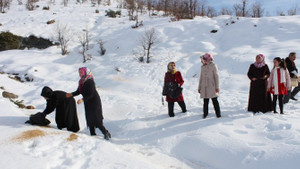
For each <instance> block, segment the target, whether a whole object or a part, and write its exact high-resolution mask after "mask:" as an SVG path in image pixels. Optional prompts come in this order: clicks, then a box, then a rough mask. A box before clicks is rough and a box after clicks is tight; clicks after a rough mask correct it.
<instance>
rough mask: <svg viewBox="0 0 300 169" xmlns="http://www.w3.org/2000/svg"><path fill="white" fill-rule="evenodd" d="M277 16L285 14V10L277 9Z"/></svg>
mask: <svg viewBox="0 0 300 169" xmlns="http://www.w3.org/2000/svg"><path fill="white" fill-rule="evenodd" d="M276 13H277V16H285V13H284V11H282V10H281V9H279V8H278V9H277V12H276Z"/></svg>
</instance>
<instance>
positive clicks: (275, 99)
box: [273, 95, 278, 113]
mask: <svg viewBox="0 0 300 169" xmlns="http://www.w3.org/2000/svg"><path fill="white" fill-rule="evenodd" d="M276 104H277V95H273V110H274V113H278V112H277V111H276Z"/></svg>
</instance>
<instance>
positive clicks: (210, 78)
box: [164, 52, 300, 118]
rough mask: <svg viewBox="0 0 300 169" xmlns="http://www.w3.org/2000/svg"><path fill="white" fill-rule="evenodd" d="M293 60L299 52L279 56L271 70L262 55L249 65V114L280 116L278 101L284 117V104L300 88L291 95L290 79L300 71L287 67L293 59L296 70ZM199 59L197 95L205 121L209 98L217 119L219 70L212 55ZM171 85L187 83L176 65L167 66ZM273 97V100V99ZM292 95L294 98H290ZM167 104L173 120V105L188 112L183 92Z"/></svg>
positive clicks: (168, 99) (166, 79) (167, 78)
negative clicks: (284, 56) (201, 99)
mask: <svg viewBox="0 0 300 169" xmlns="http://www.w3.org/2000/svg"><path fill="white" fill-rule="evenodd" d="M293 57H294V58H295V57H296V53H294V52H292V53H290V55H289V57H288V58H286V59H281V58H279V57H276V58H274V59H273V63H274V66H273V68H272V70H271V71H270V69H269V67H268V65H267V64H266V63H265V56H264V55H262V54H259V55H257V56H256V61H255V62H254V63H253V64H251V65H250V68H249V71H248V74H247V75H248V77H249V79H250V80H251V83H250V94H249V102H248V111H249V112H253V114H256V113H259V112H262V113H265V112H270V111H273V112H274V113H278V112H277V110H276V107H277V100H278V102H279V109H280V114H284V112H283V104H284V103H286V102H284V100H287V99H289V97H291V99H293V100H296V99H295V98H294V96H295V94H297V93H298V91H300V87H299V90H296V89H297V88H295V89H294V91H293V92H291V76H295V75H294V74H295V71H298V70H297V69H296V68H287V66H286V60H292V63H293V64H291V65H293V66H294V67H295V63H294V62H293V61H294V60H295V59H291V58H293ZM200 59H201V62H202V67H201V75H200V79H199V85H198V92H199V94H200V97H201V98H203V118H206V117H207V115H208V104H209V99H211V100H212V102H213V106H214V109H215V113H216V116H217V117H218V118H219V117H221V111H220V105H219V102H218V96H219V92H220V87H219V74H218V68H217V66H216V64H215V63H214V59H213V56H212V55H211V54H209V53H206V54H205V55H203V56H201V57H200ZM290 69H291V70H293V73H294V74H290V72H289V71H291V70H290ZM170 82H171V83H174V84H177V85H178V86H180V87H181V86H182V85H183V83H184V80H183V78H182V76H181V73H180V72H179V71H177V70H176V65H175V63H174V62H170V63H169V64H168V66H167V72H166V74H165V78H164V85H167V84H168V83H170ZM295 90H296V91H295ZM291 93H292V94H291ZM271 94H272V95H273V97H271ZM289 94H290V95H291V96H289ZM166 101H167V102H168V113H169V116H170V117H174V102H178V104H179V106H180V107H181V110H182V113H185V112H186V111H187V110H186V105H185V103H184V99H183V95H182V93H181V94H180V95H179V96H178V97H177V98H171V97H170V96H169V95H167V96H166Z"/></svg>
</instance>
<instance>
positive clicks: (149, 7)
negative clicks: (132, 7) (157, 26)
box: [146, 0, 154, 16]
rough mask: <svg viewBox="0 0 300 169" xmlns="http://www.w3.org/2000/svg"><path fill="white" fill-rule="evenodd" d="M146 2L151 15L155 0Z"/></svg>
mask: <svg viewBox="0 0 300 169" xmlns="http://www.w3.org/2000/svg"><path fill="white" fill-rule="evenodd" d="M146 4H147V10H148V13H149V16H150V15H151V11H152V10H153V8H154V0H147V1H146Z"/></svg>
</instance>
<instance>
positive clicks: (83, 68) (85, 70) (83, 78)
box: [78, 67, 94, 92]
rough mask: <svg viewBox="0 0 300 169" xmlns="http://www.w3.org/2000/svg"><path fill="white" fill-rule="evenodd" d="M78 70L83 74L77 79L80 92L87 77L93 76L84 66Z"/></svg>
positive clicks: (91, 77)
mask: <svg viewBox="0 0 300 169" xmlns="http://www.w3.org/2000/svg"><path fill="white" fill-rule="evenodd" d="M79 72H81V74H83V76H82V77H81V78H80V80H79V85H78V90H79V92H81V91H82V87H83V85H84V83H85V82H86V81H87V80H88V79H94V77H93V74H92V72H91V71H90V70H89V69H88V68H86V67H81V68H79Z"/></svg>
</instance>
